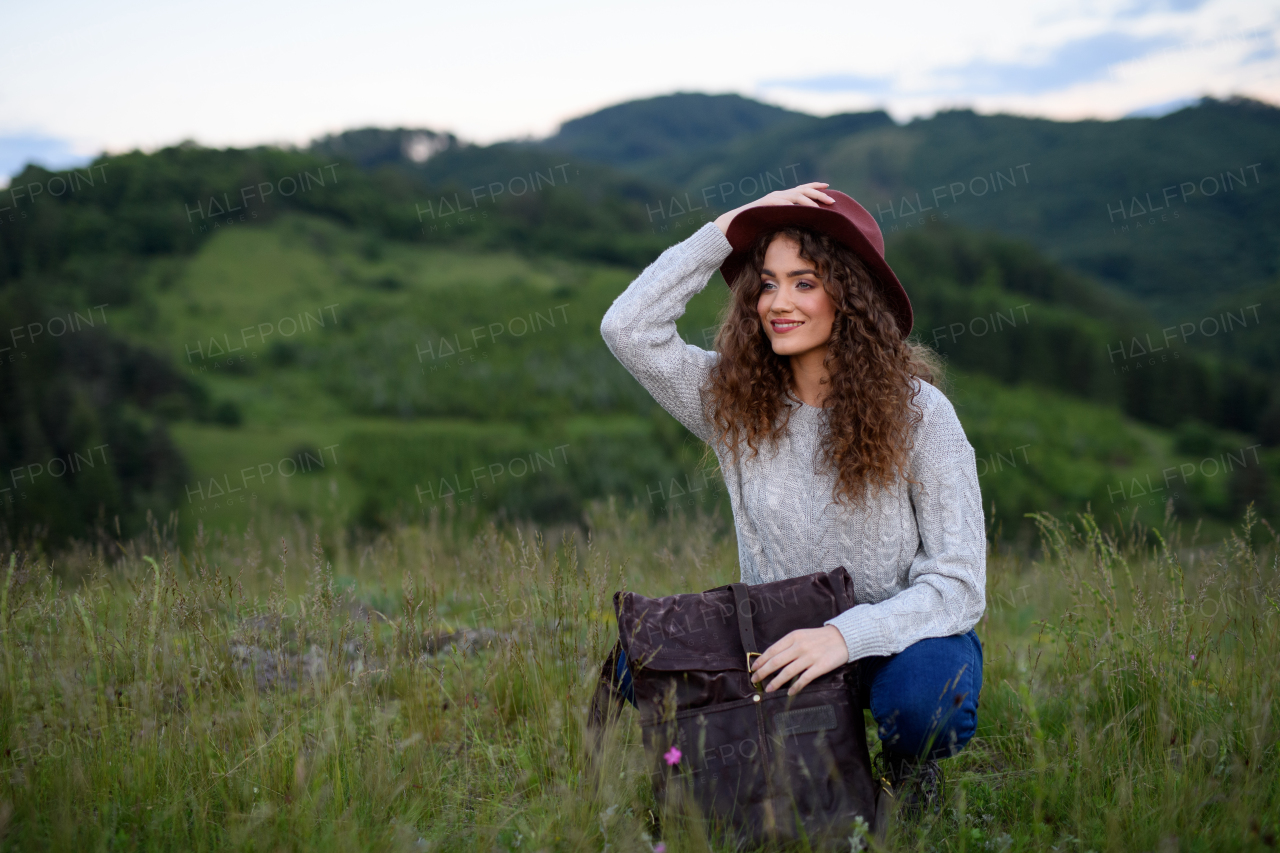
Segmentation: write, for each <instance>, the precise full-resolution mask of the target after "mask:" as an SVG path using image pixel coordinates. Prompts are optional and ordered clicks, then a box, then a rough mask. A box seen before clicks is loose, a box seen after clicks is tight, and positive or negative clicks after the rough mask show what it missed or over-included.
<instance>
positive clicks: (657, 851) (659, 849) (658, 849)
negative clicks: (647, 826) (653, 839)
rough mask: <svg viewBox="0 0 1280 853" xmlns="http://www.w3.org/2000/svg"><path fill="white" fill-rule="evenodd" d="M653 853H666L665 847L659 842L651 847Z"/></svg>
mask: <svg viewBox="0 0 1280 853" xmlns="http://www.w3.org/2000/svg"><path fill="white" fill-rule="evenodd" d="M653 853H667V845H665V844H663V843H662V842H661V841H659V842H658V843H657V844H655V845H653Z"/></svg>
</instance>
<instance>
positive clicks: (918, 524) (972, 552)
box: [600, 223, 987, 661]
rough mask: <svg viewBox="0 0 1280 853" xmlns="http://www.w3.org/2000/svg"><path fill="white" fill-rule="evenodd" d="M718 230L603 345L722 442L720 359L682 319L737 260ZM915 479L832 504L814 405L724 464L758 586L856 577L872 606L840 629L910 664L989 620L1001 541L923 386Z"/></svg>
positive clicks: (652, 284) (650, 271)
mask: <svg viewBox="0 0 1280 853" xmlns="http://www.w3.org/2000/svg"><path fill="white" fill-rule="evenodd" d="M729 252H730V246H729V241H728V240H727V239H725V236H724V234H723V233H721V231H720V229H719V228H717V227H716V226H715V224H714V223H707V224H706V225H704V226H702V228H701V229H699V230H698V231H697V232H696V233H695V234H694V235H693V236H691V237H689V238H688V239H687V240H685V241H683V242H682V243H678V244H677V245H675V246H672V247H671V248H669V249H667V250H666V251H665V252H663V253H662V255H661V256H660V257H659V258H658V259H657V260H656V261H654V262H653V263H652V264H650V265H649V267H648V268H647V269H645V271H644V272H643V273H641V274H640V276H639V277H638V278H637V279H636V280H635V281H633V282H632V283H631V285H630V287H628V288H627V289H626V291H625V292H624V293H623V294H622V295H621V296H619V297H618V298H617V300H616V301H615V302H614V303H613V306H612V307H611V308H610V309H609V311H608V312H607V313H606V314H605V316H604V321H603V322H602V323H601V325H600V332H601V334H602V335H603V336H604V339H605V342H606V343H607V344H608V345H609V349H610V350H611V351H612V352H613V354H614V355H615V356H616V357H617V358H618V360H619V361H620V362H622V364H623V365H624V366H625V367H626V368H627V370H629V371H630V372H631V374H632V375H633V376H635V378H636V379H638V380H639V381H640V384H641V385H643V386H644V387H645V388H646V389H647V390H648V391H649V393H650V394H652V395H653V398H654V399H655V400H657V401H658V403H659V404H660V405H661V406H662V407H663V408H664V409H666V410H667V411H668V412H670V413H671V414H672V415H673V416H674V417H675V418H676V419H677V420H679V421H680V422H681V423H682V424H684V425H685V426H686V427H688V428H689V430H690V431H692V432H693V434H694V435H696V436H698V438H700V439H702V440H703V441H705V442H707V443H709V444H711V443H714V442H715V436H714V432H713V429H712V426H711V423H710V421H709V419H708V418H707V417H706V414H705V412H704V411H703V408H702V403H701V396H700V389H701V388H702V387H703V385H704V384H705V382H706V379H707V376H708V373H709V371H710V370H711V367H712V365H713V364H715V362H716V360H717V359H718V358H719V357H720V356H719V354H718V353H715V352H707V351H706V350H703V349H699V348H698V347H696V346H693V345H691V344H686V343H684V342H683V341H682V340H681V339H680V336H679V335H678V334H677V332H676V320H677V319H678V318H679V317H680V316H681V315H683V314H684V310H685V305H686V304H688V301H689V299H691V298H692V297H693V295H694V294H696V293H697V292H698V291H700V290H702V288H703V287H705V286H706V284H707V282H708V281H709V280H710V278H711V276H712V274H713V273H714V272H715V271H716V269H718V268H719V266H720V264H721V263H722V262H723V261H724V259H725V258H726V257H728V255H729ZM917 402H918V403H919V404H920V406H921V408H922V409H923V410H924V419H923V421H922V422H921V423H920V424H918V425H917V426H916V429H915V432H914V446H913V450H912V452H911V464H910V467H911V476H912V479H915V480H917V481H918V482H919V485H918V486H917V485H911V484H909V483H907V482H906V480H905V479H902V480H899V481H898V483H897V484H895V487H894V488H892V489H886V490H881V491H879V492H878V493H876V494H873V495H871V496H869V497H868V500H867V502H866V506H864V507H862V508H857V507H850V508H846V507H842V506H840V505H839V504H836V503H834V502H833V501H832V500H831V494H832V486H833V484H834V478H833V474H832V472H831V471H830V470H829V469H826V470H824V469H823V468H822V467H821V465H820V461H819V453H818V444H819V439H820V436H821V434H822V430H823V429H824V428H825V420H826V412H825V410H823V409H818V408H815V407H813V406H809V405H806V404H803V403H798V402H797V403H793V404H792V406H793V408H794V409H795V411H793V413H792V415H791V421H790V424H789V425H788V428H787V434H786V435H784V436H783V437H782V439H781V440H780V441H779V442H778V445H777V446H776V447H774V448H770V447H769V446H768V445H766V446H765V447H763V448H762V449H761V452H760V454H759V455H758V456H756V457H753V458H746V456H745V455H744V458H743V459H741V460H740V461H739V462H737V463H735V462H734V461H733V458H732V456H731V455H730V454H729V452H728V451H727V450H726V449H725V448H724V447H721V446H717V447H716V448H715V449H716V456H717V457H718V459H719V460H720V470H721V473H722V474H723V476H724V482H725V487H726V488H727V490H728V493H729V502H730V506H731V507H732V510H733V519H734V526H735V528H736V530H737V536H738V561H739V564H740V568H741V573H742V581H743V582H744V583H765V582H768V581H774V580H779V579H781V578H786V577H797V576H800V575H807V574H810V573H812V572H817V571H825V570H828V569H834V568H836V567H837V566H844V567H845V568H846V569H847V570H848V572H849V574H850V575H851V576H852V577H853V582H854V588H855V590H856V592H857V596H858V600H859V601H860V602H863V603H861V604H858V605H857V606H856V607H853V608H851V609H849V610H847V611H845V612H844V613H842V614H840V615H839V616H837V617H836V618H834V619H830V620H828V621H827V623H826V624H829V625H834V626H835V627H836V628H838V629H839V630H840V633H841V634H843V635H844V640H845V644H846V645H847V646H848V649H849V660H851V661H853V660H857V659H859V658H863V657H866V656H868V655H891V654H896V653H898V652H900V651H902V650H903V649H905V648H906V647H907V646H909V645H911V644H912V643H914V642H916V641H917V640H923V639H925V638H927V637H946V636H951V635H953V634H963V633H964V632H966V631H968V630H969V629H970V628H972V627H973V626H974V625H975V624H977V621H978V619H979V618H980V617H981V616H982V612H983V610H984V608H985V607H986V590H985V588H986V553H987V541H986V533H985V525H984V522H983V515H982V496H981V493H980V492H979V489H978V472H977V466H976V464H975V461H974V453H973V447H972V446H970V444H969V441H968V439H966V437H965V434H964V429H963V428H962V427H961V426H960V421H959V419H958V418H957V417H956V413H955V409H954V408H953V407H952V405H951V402H950V401H949V400H948V399H947V398H946V397H945V396H944V395H943V394H942V392H941V391H938V390H937V389H936V388H934V387H933V386H932V385H929V384H927V383H923V382H920V383H918V387H917Z"/></svg>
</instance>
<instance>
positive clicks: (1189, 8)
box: [1116, 0, 1208, 18]
mask: <svg viewBox="0 0 1280 853" xmlns="http://www.w3.org/2000/svg"><path fill="white" fill-rule="evenodd" d="M1207 2H1208V0H1136V2H1134V3H1131V4H1129V6H1127V7H1125V8H1124V9H1121V10H1120V12H1119V13H1118V14H1117V15H1116V17H1118V18H1141V17H1142V16H1143V15H1158V14H1160V13H1162V12H1194V11H1196V10H1197V9H1199V8H1200V7H1201V6H1203V5H1204V4H1205V3H1207Z"/></svg>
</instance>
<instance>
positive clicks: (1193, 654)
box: [1191, 652, 1196, 660]
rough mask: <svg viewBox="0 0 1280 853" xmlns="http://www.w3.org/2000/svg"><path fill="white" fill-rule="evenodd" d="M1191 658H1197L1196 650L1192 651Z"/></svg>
mask: <svg viewBox="0 0 1280 853" xmlns="http://www.w3.org/2000/svg"><path fill="white" fill-rule="evenodd" d="M1191 659H1192V660H1195V659H1196V653H1195V652H1192V653H1191Z"/></svg>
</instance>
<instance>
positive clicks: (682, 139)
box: [547, 92, 808, 166]
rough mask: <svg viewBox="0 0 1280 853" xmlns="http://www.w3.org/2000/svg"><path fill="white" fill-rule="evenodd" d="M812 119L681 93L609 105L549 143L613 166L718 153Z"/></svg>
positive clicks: (736, 99)
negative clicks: (738, 142) (733, 144)
mask: <svg viewBox="0 0 1280 853" xmlns="http://www.w3.org/2000/svg"><path fill="white" fill-rule="evenodd" d="M807 118H808V117H807V116H805V115H804V114H803V113H797V112H793V111H791V110H785V109H782V108H781V107H775V106H770V105H768V104H762V103H760V102H759V101H753V100H751V99H750V98H744V97H742V96H740V95H705V94H701V93H697V92H680V93H676V94H674V95H664V96H662V97H657V98H647V99H645V100H640V101H629V102H627V103H625V104H618V105H616V106H612V107H606V108H605V109H602V110H600V111H598V112H594V113H591V114H590V115H586V116H582V117H581V118H575V119H572V120H570V121H567V122H565V123H564V124H563V125H561V126H560V129H559V130H558V131H557V132H556V134H555V136H553V137H551V138H550V139H549V140H547V145H548V146H549V147H551V148H554V149H556V150H560V151H565V152H568V153H570V154H572V155H574V156H575V157H578V158H582V159H587V160H595V161H597V162H600V163H608V164H610V165H613V166H637V165H640V164H643V163H646V162H649V161H653V160H660V159H664V158H669V157H675V158H682V157H684V156H686V155H688V154H691V153H697V152H703V151H709V150H714V149H716V148H718V147H719V146H722V145H725V144H727V143H731V142H733V141H734V140H736V139H740V138H743V137H748V136H751V135H754V134H757V133H760V132H761V131H765V130H769V129H772V128H776V127H779V126H789V125H792V124H794V123H795V122H796V121H797V120H799V121H803V120H805V119H807Z"/></svg>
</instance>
